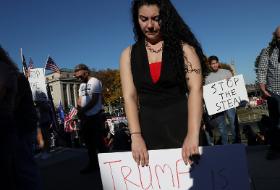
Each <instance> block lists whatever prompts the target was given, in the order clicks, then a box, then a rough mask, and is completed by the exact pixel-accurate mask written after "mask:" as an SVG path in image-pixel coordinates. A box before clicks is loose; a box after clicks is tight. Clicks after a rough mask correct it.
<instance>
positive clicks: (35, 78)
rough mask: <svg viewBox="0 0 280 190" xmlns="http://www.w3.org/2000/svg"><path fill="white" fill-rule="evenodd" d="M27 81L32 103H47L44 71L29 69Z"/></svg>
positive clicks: (41, 69)
mask: <svg viewBox="0 0 280 190" xmlns="http://www.w3.org/2000/svg"><path fill="white" fill-rule="evenodd" d="M28 80H29V84H30V87H31V91H32V95H33V101H47V100H48V96H47V88H46V81H45V69H43V68H37V69H30V77H29V78H28Z"/></svg>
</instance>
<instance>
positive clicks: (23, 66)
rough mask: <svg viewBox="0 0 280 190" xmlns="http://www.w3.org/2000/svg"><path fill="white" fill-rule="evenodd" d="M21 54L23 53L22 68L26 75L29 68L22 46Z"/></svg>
mask: <svg viewBox="0 0 280 190" xmlns="http://www.w3.org/2000/svg"><path fill="white" fill-rule="evenodd" d="M20 55H21V62H22V70H23V73H24V75H25V76H26V74H27V72H28V69H27V65H26V60H25V57H24V55H23V53H22V48H20Z"/></svg>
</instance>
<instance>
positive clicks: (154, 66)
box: [149, 61, 161, 83]
mask: <svg viewBox="0 0 280 190" xmlns="http://www.w3.org/2000/svg"><path fill="white" fill-rule="evenodd" d="M149 66H150V73H151V77H152V80H153V83H156V82H157V81H158V80H159V77H160V72H161V62H160V61H159V62H154V63H150V64H149Z"/></svg>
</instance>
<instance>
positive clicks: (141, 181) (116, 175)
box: [98, 144, 250, 190]
mask: <svg viewBox="0 0 280 190" xmlns="http://www.w3.org/2000/svg"><path fill="white" fill-rule="evenodd" d="M200 153H201V159H200V161H199V164H198V165H195V166H192V167H191V166H189V165H185V163H184V162H183V160H182V158H181V149H165V150H151V151H149V158H150V159H149V166H146V167H141V166H139V167H138V166H137V164H136V163H135V162H134V160H133V158H132V154H131V152H121V153H103V154H99V155H98V158H99V166H100V172H101V178H102V184H103V189H104V190H188V189H189V190H233V189H234V190H237V189H238V190H249V189H250V186H249V177H248V169H247V159H246V154H245V146H244V145H241V144H235V145H223V146H213V147H200Z"/></svg>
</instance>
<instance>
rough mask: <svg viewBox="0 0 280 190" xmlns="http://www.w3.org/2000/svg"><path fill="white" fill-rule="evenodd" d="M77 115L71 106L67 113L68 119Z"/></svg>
mask: <svg viewBox="0 0 280 190" xmlns="http://www.w3.org/2000/svg"><path fill="white" fill-rule="evenodd" d="M77 113H78V110H77V109H76V108H75V107H74V106H72V107H71V109H70V111H69V114H68V116H69V117H70V119H73V117H74V116H76V115H77Z"/></svg>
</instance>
